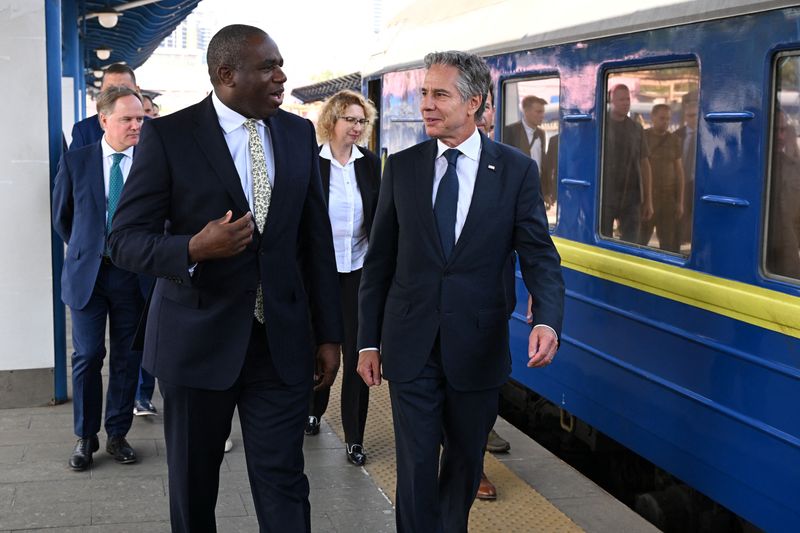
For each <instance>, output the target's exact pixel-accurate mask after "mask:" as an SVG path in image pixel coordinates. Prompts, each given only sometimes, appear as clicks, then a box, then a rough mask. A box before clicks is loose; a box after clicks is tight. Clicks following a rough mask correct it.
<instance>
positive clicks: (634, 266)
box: [553, 237, 800, 338]
mask: <svg viewBox="0 0 800 533" xmlns="http://www.w3.org/2000/svg"><path fill="white" fill-rule="evenodd" d="M553 242H555V244H556V247H557V248H558V253H559V254H560V255H561V261H562V265H563V266H564V267H565V268H569V269H572V270H577V271H579V272H583V273H584V274H588V275H590V276H595V277H598V278H602V279H605V280H608V281H613V282H615V283H619V284H621V285H625V286H627V287H632V288H634V289H638V290H641V291H644V292H649V293H651V294H655V295H658V296H661V297H663V298H669V299H670V300H675V301H677V302H681V303H685V304H687V305H691V306H694V307H699V308H700V309H705V310H706V311H711V312H712V313H717V314H720V315H723V316H727V317H730V318H734V319H736V320H740V321H742V322H747V323H748V324H753V325H755V326H759V327H762V328H766V329H769V330H772V331H777V332H779V333H783V334H785V335H789V336H791V337H796V338H800V298H798V297H797V296H791V295H789V294H784V293H782V292H777V291H772V290H769V289H763V288H761V287H755V286H753V285H748V284H746V283H741V282H738V281H731V280H727V279H723V278H719V277H715V276H710V275H708V274H702V273H700V272H696V271H694V270H689V269H685V268H680V267H676V266H672V265H666V264H664V263H659V262H657V261H652V260H650V259H643V258H641V257H634V256H630V255H627V254H623V253H620V252H614V251H611V250H606V249H603V248H598V247H596V246H590V245H587V244H583V243H579V242H576V241H571V240H567V239H562V238H560V237H553Z"/></svg>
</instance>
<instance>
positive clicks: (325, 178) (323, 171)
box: [319, 157, 358, 204]
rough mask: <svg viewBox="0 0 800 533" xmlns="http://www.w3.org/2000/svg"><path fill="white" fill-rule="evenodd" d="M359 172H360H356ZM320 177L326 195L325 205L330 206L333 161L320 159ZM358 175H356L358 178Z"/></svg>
mask: <svg viewBox="0 0 800 533" xmlns="http://www.w3.org/2000/svg"><path fill="white" fill-rule="evenodd" d="M356 172H358V171H356ZM319 175H320V177H321V178H322V190H323V192H324V193H325V203H326V204H329V203H330V202H329V199H330V196H331V160H330V159H325V158H324V157H320V158H319ZM357 175H358V174H356V176H357Z"/></svg>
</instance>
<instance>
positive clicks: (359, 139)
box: [305, 91, 381, 466]
mask: <svg viewBox="0 0 800 533" xmlns="http://www.w3.org/2000/svg"><path fill="white" fill-rule="evenodd" d="M376 116H377V113H376V111H375V106H373V105H372V102H370V101H369V100H367V99H366V98H364V97H363V96H362V95H361V94H359V93H357V92H354V91H340V92H338V93H336V94H335V95H333V96H331V97H330V98H329V99H328V100H327V101H326V102H325V104H324V105H323V107H322V111H321V112H320V115H319V120H318V121H317V136H318V137H319V140H320V141H321V142H322V146H321V147H320V152H319V166H320V174H321V176H322V185H323V187H324V189H325V193H326V196H327V199H328V215H329V216H330V220H331V229H332V230H333V247H334V250H335V252H336V267H337V269H338V271H339V285H340V287H341V294H342V316H343V318H344V342H343V343H342V373H341V375H342V426H343V429H344V435H345V442H346V449H345V452H346V454H347V459H348V460H349V461H350V462H351V463H353V464H354V465H356V466H361V465H363V464H364V463H365V462H366V460H367V455H366V453H365V451H364V446H363V445H364V425H365V424H366V421H367V406H368V404H369V388H368V387H367V386H366V385H365V384H364V382H363V381H362V380H361V378H360V377H359V375H358V374H357V373H356V364H357V363H358V353H357V351H356V334H357V332H358V285H359V283H360V282H361V267H362V265H363V264H364V256H365V255H366V253H367V244H368V240H369V232H370V230H371V229H372V220H373V218H374V216H375V207H376V205H377V203H378V189H379V188H380V172H381V164H380V159H378V157H377V156H376V155H375V154H373V153H372V152H370V151H369V150H367V149H366V148H362V147H361V146H358V145H359V144H362V143H364V142H366V141H367V139H369V135H370V131H371V129H372V124H373V123H374V121H375V118H376ZM329 391H330V389H324V390H319V391H315V392H313V393H312V398H311V405H310V409H309V416H308V421H307V423H306V429H305V431H306V435H316V434H317V433H319V423H320V418H321V417H322V415H323V414H324V413H325V410H326V408H327V407H328V397H329Z"/></svg>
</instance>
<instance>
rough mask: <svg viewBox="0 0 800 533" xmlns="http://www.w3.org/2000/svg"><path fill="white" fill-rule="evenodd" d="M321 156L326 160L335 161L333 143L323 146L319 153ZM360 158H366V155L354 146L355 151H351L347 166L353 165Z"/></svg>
mask: <svg viewBox="0 0 800 533" xmlns="http://www.w3.org/2000/svg"><path fill="white" fill-rule="evenodd" d="M319 156H320V157H322V158H324V159H328V160H330V161H335V158H334V157H333V152H331V143H324V144H323V145H322V148H321V149H320V151H319ZM360 157H364V154H362V153H361V150H359V149H358V146H356V145H355V144H354V145H353V149H352V150H350V159H349V160H348V161H347V164H348V165H349V164H350V163H352V162H353V161H355V160H356V159H358V158H360ZM337 163H338V161H337Z"/></svg>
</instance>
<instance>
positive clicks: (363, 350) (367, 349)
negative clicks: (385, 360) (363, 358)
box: [358, 346, 380, 353]
mask: <svg viewBox="0 0 800 533" xmlns="http://www.w3.org/2000/svg"><path fill="white" fill-rule="evenodd" d="M369 350H375V351H376V352H379V351H380V350H378V349H377V348H373V347H371V346H370V347H369V348H361V349H360V350H359V351H358V353H361V352H366V351H369Z"/></svg>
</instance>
